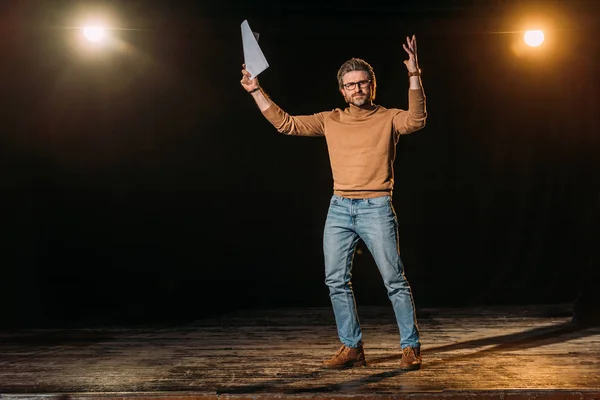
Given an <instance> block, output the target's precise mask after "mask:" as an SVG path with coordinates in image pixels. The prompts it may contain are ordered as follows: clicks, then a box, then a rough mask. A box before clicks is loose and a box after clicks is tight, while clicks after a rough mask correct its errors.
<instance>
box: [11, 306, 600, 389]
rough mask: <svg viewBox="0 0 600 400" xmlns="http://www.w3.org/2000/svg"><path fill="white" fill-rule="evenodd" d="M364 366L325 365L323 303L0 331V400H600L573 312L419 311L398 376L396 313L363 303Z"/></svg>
mask: <svg viewBox="0 0 600 400" xmlns="http://www.w3.org/2000/svg"><path fill="white" fill-rule="evenodd" d="M359 313H360V316H361V321H362V326H363V335H364V341H365V353H366V356H367V366H366V367H363V368H356V369H351V370H343V371H332V370H322V369H320V368H319V364H320V362H321V361H322V360H323V359H325V358H328V357H330V356H332V355H333V353H334V352H335V351H336V350H337V348H338V346H339V344H338V341H337V336H336V330H335V323H334V320H333V316H332V314H331V310H330V309H329V308H303V309H289V308H288V309H269V310H250V311H238V312H235V313H231V314H226V315H223V316H221V317H218V318H212V319H206V320H200V321H196V322H193V323H190V322H188V323H181V324H171V325H166V324H163V325H160V326H159V325H154V326H151V325H145V326H129V327H123V326H121V327H94V328H91V327H90V328H85V329H84V328H77V329H27V330H13V331H8V330H3V331H0V399H11V400H12V399H20V400H25V399H32V398H36V399H38V398H47V399H60V400H66V399H92V398H101V399H107V398H110V399H115V400H116V399H128V398H136V399H159V398H165V399H172V400H184V399H185V400H189V399H196V400H200V399H223V398H237V399H267V398H270V399H274V398H303V399H307V398H311V399H312V398H314V399H317V398H322V399H338V398H340V399H341V398H352V399H361V398H382V399H442V398H443V399H475V398H488V399H513V400H517V399H530V398H531V399H533V398H536V399H542V398H544V399H600V328H587V329H583V328H577V327H575V326H572V325H571V324H570V320H571V314H570V305H550V306H518V307H502V308H494V307H490V308H466V309H420V310H418V316H419V323H420V329H421V336H422V343H423V344H422V345H423V347H422V350H423V356H424V364H423V368H422V369H421V370H419V371H413V372H403V371H401V370H400V369H399V368H398V365H399V361H400V357H401V352H400V349H399V343H398V342H399V340H398V331H397V328H396V324H395V320H394V317H393V314H392V310H391V307H359Z"/></svg>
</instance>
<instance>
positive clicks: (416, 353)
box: [400, 346, 421, 371]
mask: <svg viewBox="0 0 600 400" xmlns="http://www.w3.org/2000/svg"><path fill="white" fill-rule="evenodd" d="M419 368H421V348H420V347H415V348H413V347H410V346H408V347H405V348H403V349H402V360H401V361H400V369H401V370H403V371H413V370H415V369H419Z"/></svg>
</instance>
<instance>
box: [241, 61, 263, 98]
mask: <svg viewBox="0 0 600 400" xmlns="http://www.w3.org/2000/svg"><path fill="white" fill-rule="evenodd" d="M240 83H241V84H242V87H243V88H244V89H246V91H247V92H251V91H253V90H255V89H258V88H259V87H260V86H259V84H258V78H250V72H248V71H247V70H246V64H242V80H241V81H240Z"/></svg>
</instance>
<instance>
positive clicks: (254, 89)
mask: <svg viewBox="0 0 600 400" xmlns="http://www.w3.org/2000/svg"><path fill="white" fill-rule="evenodd" d="M240 83H241V84H242V87H243V88H244V89H246V91H247V92H248V93H250V94H251V95H252V98H254V101H255V102H256V105H257V106H258V108H259V110H260V111H266V110H267V109H268V108H269V107H271V104H273V102H272V101H271V99H269V96H267V95H266V94H264V93H263V91H262V89H261V87H260V85H259V84H258V78H252V79H251V78H250V72H248V71H247V70H246V64H243V65H242V80H241V81H240Z"/></svg>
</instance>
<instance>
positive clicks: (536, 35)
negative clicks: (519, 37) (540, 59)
mask: <svg viewBox="0 0 600 400" xmlns="http://www.w3.org/2000/svg"><path fill="white" fill-rule="evenodd" d="M523 39H524V40H525V43H526V44H527V45H528V46H531V47H538V46H540V45H541V44H542V43H543V42H544V32H542V31H541V30H534V31H527V32H525V36H524V37H523Z"/></svg>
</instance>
